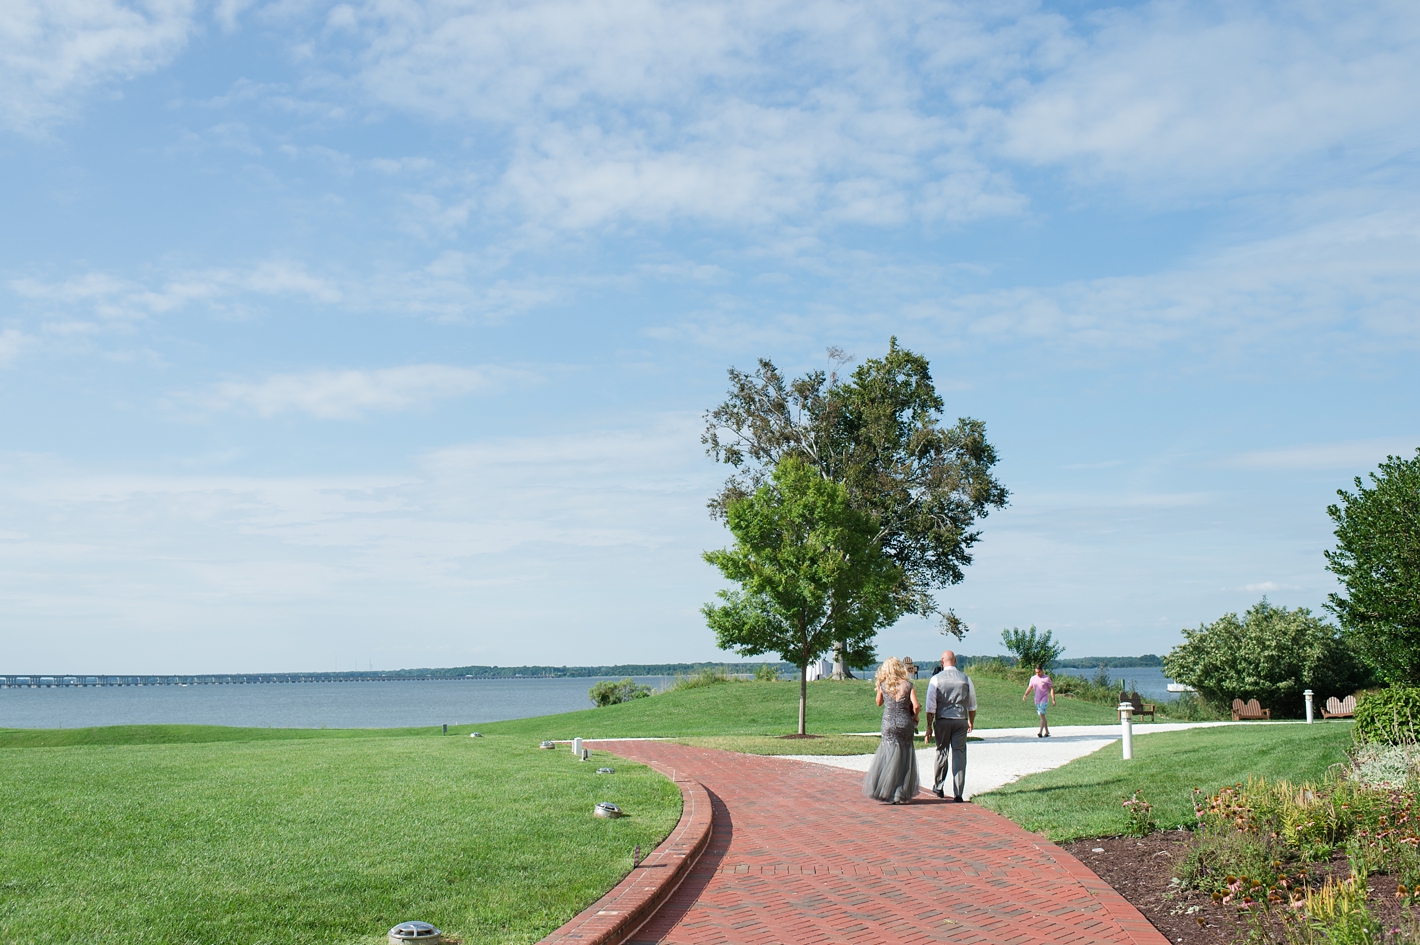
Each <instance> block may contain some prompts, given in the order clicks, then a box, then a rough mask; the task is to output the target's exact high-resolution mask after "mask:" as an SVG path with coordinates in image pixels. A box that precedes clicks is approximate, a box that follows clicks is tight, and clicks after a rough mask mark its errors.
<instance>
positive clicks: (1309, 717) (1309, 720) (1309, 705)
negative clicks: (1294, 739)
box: [1302, 689, 1312, 725]
mask: <svg viewBox="0 0 1420 945" xmlns="http://www.w3.org/2000/svg"><path fill="white" fill-rule="evenodd" d="M1302 695H1304V696H1306V699H1307V724H1308V725H1310V724H1312V691H1311V690H1310V689H1308V690H1307V691H1306V692H1304V693H1302Z"/></svg>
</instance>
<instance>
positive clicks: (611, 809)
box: [592, 801, 623, 817]
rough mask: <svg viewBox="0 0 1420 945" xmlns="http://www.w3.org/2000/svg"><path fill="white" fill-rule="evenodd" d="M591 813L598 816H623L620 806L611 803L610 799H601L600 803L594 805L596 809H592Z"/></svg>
mask: <svg viewBox="0 0 1420 945" xmlns="http://www.w3.org/2000/svg"><path fill="white" fill-rule="evenodd" d="M592 813H594V814H596V815H597V816H598V817H621V816H623V813H622V810H621V808H620V807H617V806H616V805H615V804H613V803H612V802H611V801H602V802H601V803H600V804H598V805H597V806H596V809H595V810H593V811H592Z"/></svg>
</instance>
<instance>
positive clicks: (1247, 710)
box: [1233, 699, 1272, 722]
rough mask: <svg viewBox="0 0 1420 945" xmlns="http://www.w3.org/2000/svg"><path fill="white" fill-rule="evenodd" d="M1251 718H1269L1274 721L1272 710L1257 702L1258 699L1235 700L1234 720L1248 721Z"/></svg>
mask: <svg viewBox="0 0 1420 945" xmlns="http://www.w3.org/2000/svg"><path fill="white" fill-rule="evenodd" d="M1250 719H1267V720H1268V721H1269V722H1270V721H1272V710H1271V709H1264V708H1263V707H1262V706H1260V705H1258V704H1257V700H1256V699H1249V700H1247V701H1246V702H1243V701H1242V700H1241V699H1234V700H1233V721H1234V722H1246V721H1248V720H1250Z"/></svg>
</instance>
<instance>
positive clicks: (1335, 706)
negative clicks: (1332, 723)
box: [1326, 696, 1356, 715]
mask: <svg viewBox="0 0 1420 945" xmlns="http://www.w3.org/2000/svg"><path fill="white" fill-rule="evenodd" d="M1326 711H1328V712H1330V713H1331V714H1332V715H1346V714H1349V713H1353V712H1355V711H1356V697H1355V696H1347V697H1346V698H1345V699H1338V698H1336V697H1335V696H1332V697H1331V698H1330V699H1327V700H1326Z"/></svg>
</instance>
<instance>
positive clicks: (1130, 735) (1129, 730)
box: [1119, 702, 1134, 761]
mask: <svg viewBox="0 0 1420 945" xmlns="http://www.w3.org/2000/svg"><path fill="white" fill-rule="evenodd" d="M1119 728H1120V732H1121V733H1122V734H1123V736H1124V760H1125V761H1132V760H1133V758H1134V705H1133V704H1132V703H1129V702H1121V703H1120V704H1119Z"/></svg>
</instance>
